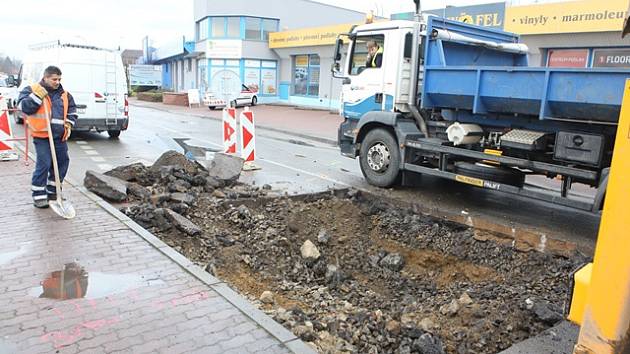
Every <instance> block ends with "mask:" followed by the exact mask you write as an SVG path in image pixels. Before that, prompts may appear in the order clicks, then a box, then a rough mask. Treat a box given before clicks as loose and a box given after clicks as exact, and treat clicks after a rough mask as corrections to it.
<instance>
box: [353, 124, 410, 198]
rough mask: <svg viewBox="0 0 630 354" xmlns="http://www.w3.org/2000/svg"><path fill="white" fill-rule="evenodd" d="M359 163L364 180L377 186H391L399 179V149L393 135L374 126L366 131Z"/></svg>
mask: <svg viewBox="0 0 630 354" xmlns="http://www.w3.org/2000/svg"><path fill="white" fill-rule="evenodd" d="M359 165H360V167H361V172H362V173H363V177H365V179H366V181H367V182H368V183H369V184H371V185H373V186H377V187H391V186H393V185H395V184H398V183H399V181H400V176H401V173H400V172H401V171H400V150H399V149H398V143H397V142H396V138H395V137H394V135H393V134H392V133H391V132H390V131H389V130H387V129H384V128H376V129H373V130H371V131H369V132H368V133H367V135H366V136H365V138H364V139H363V142H362V143H361V150H360V151H359Z"/></svg>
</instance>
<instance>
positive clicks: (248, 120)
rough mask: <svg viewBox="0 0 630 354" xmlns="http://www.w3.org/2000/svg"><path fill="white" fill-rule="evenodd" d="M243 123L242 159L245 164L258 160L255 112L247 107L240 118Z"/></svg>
mask: <svg viewBox="0 0 630 354" xmlns="http://www.w3.org/2000/svg"><path fill="white" fill-rule="evenodd" d="M239 121H240V123H241V157H242V158H243V160H245V162H250V161H254V160H255V159H256V128H255V126H254V112H252V111H250V110H249V108H248V107H245V109H244V110H243V112H241V114H240V116H239Z"/></svg>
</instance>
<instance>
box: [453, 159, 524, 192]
mask: <svg viewBox="0 0 630 354" xmlns="http://www.w3.org/2000/svg"><path fill="white" fill-rule="evenodd" d="M455 173H457V174H460V175H464V176H468V177H475V178H479V179H485V180H488V181H493V182H498V183H503V184H509V185H512V186H516V187H523V184H524V183H525V174H524V173H523V172H521V171H519V170H517V169H514V168H509V167H501V166H494V165H487V164H484V163H470V162H461V161H460V162H456V163H455Z"/></svg>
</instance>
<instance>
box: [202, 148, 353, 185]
mask: <svg viewBox="0 0 630 354" xmlns="http://www.w3.org/2000/svg"><path fill="white" fill-rule="evenodd" d="M193 139H194V140H197V141H201V142H204V143H208V144H211V145H214V146H218V147H221V148H222V147H223V145H221V144H217V143H214V142H212V141H208V140H203V139H199V138H194V137H191V140H193ZM260 160H261V161H265V162H269V163H270V164H272V165H276V166H280V167H284V168H287V169H289V170H292V171H295V172H298V173H302V174H305V175H309V176H311V177H316V178H321V179H323V180H325V181H328V182H332V183H335V184H340V185H342V186H346V187H351V185H349V184H348V183H345V182H341V181H339V180H336V179H334V178H330V177H328V176H326V175H321V174H320V175H318V174H316V173H312V172H309V171H306V170H303V169H301V168H295V167H291V166H288V165H285V164H283V163H280V162H275V161H271V160H267V159H264V158H260ZM355 188H356V187H355Z"/></svg>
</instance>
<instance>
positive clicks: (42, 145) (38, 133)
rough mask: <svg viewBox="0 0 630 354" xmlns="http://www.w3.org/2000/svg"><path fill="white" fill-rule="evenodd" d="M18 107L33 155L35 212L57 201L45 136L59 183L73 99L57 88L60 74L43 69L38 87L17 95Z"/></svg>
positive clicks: (52, 68)
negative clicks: (26, 129) (51, 145)
mask: <svg viewBox="0 0 630 354" xmlns="http://www.w3.org/2000/svg"><path fill="white" fill-rule="evenodd" d="M18 107H19V109H20V110H21V111H22V112H23V113H24V114H25V115H26V121H27V123H28V125H29V128H30V130H31V135H32V136H33V144H34V145H35V151H36V153H37V163H36V165H35V171H34V172H33V178H32V180H31V191H32V195H33V204H34V205H35V207H37V208H47V207H48V201H49V200H55V199H57V190H56V188H55V173H54V170H53V166H52V153H51V151H50V144H49V142H48V134H49V133H52V136H53V140H54V143H55V144H54V145H55V152H56V154H57V163H58V164H59V166H58V167H59V175H60V176H59V179H60V180H61V181H62V182H63V179H64V178H65V177H66V173H67V172H68V166H69V164H70V157H69V156H68V144H67V140H68V138H69V137H70V134H71V132H72V127H73V126H74V124H75V123H76V121H77V113H76V105H75V103H74V99H73V98H72V95H70V93H68V92H66V91H65V90H64V89H63V87H62V86H61V70H59V68H58V67H56V66H49V67H47V68H46V69H45V70H44V77H43V78H42V80H41V81H40V82H39V83H34V84H32V85H30V86H27V87H25V88H24V89H23V90H22V91H21V92H20V96H19V97H18ZM46 119H50V126H51V130H52V132H48V127H47V123H46ZM59 192H61V191H59Z"/></svg>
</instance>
